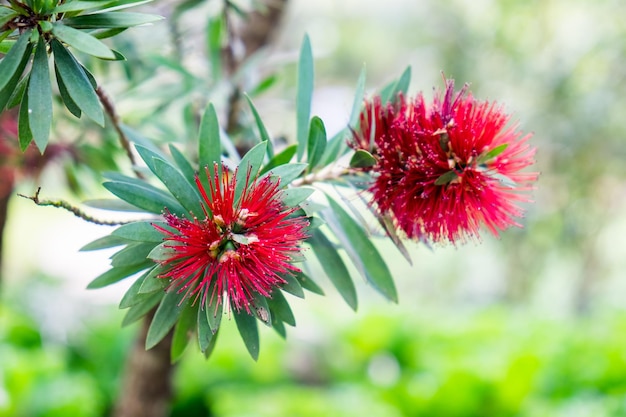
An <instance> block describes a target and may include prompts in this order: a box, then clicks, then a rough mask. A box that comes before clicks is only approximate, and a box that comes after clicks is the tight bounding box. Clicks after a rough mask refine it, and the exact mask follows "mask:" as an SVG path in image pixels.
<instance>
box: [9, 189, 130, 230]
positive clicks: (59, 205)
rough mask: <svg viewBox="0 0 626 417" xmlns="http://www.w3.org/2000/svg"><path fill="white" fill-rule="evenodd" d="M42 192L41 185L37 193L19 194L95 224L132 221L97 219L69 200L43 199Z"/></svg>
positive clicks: (117, 223)
mask: <svg viewBox="0 0 626 417" xmlns="http://www.w3.org/2000/svg"><path fill="white" fill-rule="evenodd" d="M40 192H41V187H39V188H37V191H36V192H35V195H33V196H31V197H29V196H26V195H24V194H18V196H20V197H23V198H27V199H29V200H32V201H33V202H34V203H35V204H37V205H38V206H52V207H57V208H62V209H64V210H67V211H69V212H71V213H73V214H74V216H76V217H79V218H81V219H83V220H85V221H87V222H89V223H95V224H101V225H104V226H119V225H122V224H127V223H130V221H111V220H100V219H97V218H95V217H93V216H90V215H89V214H87V213H85V212H84V211H82V210H81V209H79V208H78V207H75V206H73V205H71V204H70V203H68V202H67V201H63V200H41V199H40V198H39V193H40Z"/></svg>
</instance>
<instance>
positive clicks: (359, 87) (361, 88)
mask: <svg viewBox="0 0 626 417" xmlns="http://www.w3.org/2000/svg"><path fill="white" fill-rule="evenodd" d="M365 78H366V70H365V65H363V68H362V69H361V73H360V74H359V80H358V81H357V83H356V91H355V92H354V101H353V102H352V111H351V112H350V123H349V125H350V126H356V124H357V123H358V122H359V117H360V116H361V109H362V108H363V96H364V95H365Z"/></svg>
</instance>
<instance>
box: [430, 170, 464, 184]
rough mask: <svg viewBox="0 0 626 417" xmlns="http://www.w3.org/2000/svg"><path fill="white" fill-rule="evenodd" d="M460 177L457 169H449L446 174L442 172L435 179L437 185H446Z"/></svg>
mask: <svg viewBox="0 0 626 417" xmlns="http://www.w3.org/2000/svg"><path fill="white" fill-rule="evenodd" d="M458 177H459V174H457V172H456V171H455V170H452V171H448V172H446V173H445V174H441V175H440V176H439V178H437V179H436V180H435V185H446V184H448V183H450V182H452V181H454V180H455V179H457V178H458Z"/></svg>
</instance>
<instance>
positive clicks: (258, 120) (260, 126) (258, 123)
mask: <svg viewBox="0 0 626 417" xmlns="http://www.w3.org/2000/svg"><path fill="white" fill-rule="evenodd" d="M244 97H245V98H246V100H247V101H248V105H249V106H250V110H252V115H253V116H254V121H255V122H256V126H257V129H258V130H259V135H260V136H261V140H262V141H264V142H267V157H268V158H269V159H272V158H273V157H274V149H273V147H272V142H271V140H270V135H269V133H267V129H266V128H265V125H264V124H263V120H261V116H260V115H259V112H258V111H257V109H256V107H254V104H253V103H252V100H251V99H250V97H248V95H247V94H244Z"/></svg>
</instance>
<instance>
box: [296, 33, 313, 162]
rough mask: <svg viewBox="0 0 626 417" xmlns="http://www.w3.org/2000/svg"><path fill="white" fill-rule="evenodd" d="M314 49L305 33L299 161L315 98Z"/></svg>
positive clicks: (298, 118)
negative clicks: (312, 102)
mask: <svg viewBox="0 0 626 417" xmlns="http://www.w3.org/2000/svg"><path fill="white" fill-rule="evenodd" d="M313 71H314V70H313V51H312V50H311V41H310V40H309V36H308V35H305V36H304V39H303V41H302V46H301V48H300V59H299V61H298V84H297V91H296V121H297V124H296V132H297V138H298V161H301V160H302V157H303V156H304V150H305V149H306V144H307V138H308V132H309V118H310V117H311V101H312V98H313V76H314V73H313Z"/></svg>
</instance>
